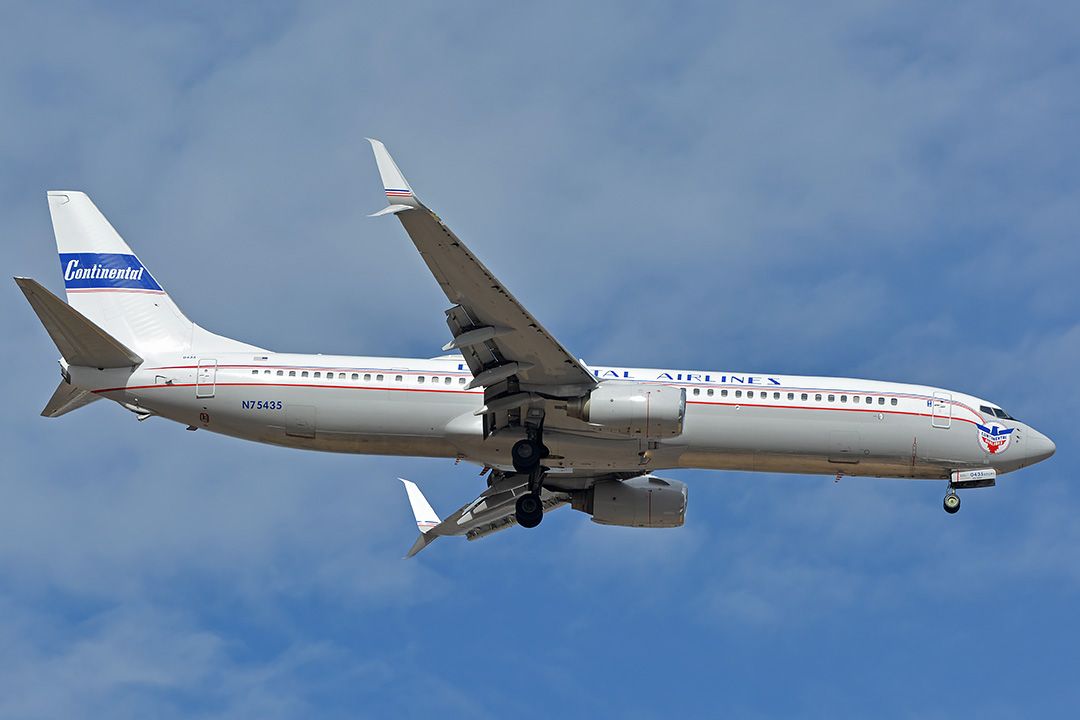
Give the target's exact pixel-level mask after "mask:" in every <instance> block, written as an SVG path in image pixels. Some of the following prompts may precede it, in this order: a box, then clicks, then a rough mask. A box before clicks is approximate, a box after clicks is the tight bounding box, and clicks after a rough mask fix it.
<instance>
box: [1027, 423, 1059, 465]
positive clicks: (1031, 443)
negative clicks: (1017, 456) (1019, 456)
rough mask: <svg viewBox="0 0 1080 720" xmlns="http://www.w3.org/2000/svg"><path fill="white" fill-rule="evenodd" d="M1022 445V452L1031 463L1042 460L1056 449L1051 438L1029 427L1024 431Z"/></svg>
mask: <svg viewBox="0 0 1080 720" xmlns="http://www.w3.org/2000/svg"><path fill="white" fill-rule="evenodd" d="M1024 445H1025V447H1024V454H1025V455H1027V457H1028V460H1029V461H1030V462H1031V463H1037V462H1042V461H1043V460H1046V459H1047V458H1048V457H1050V456H1051V455H1053V454H1054V453H1055V452H1056V451H1057V445H1055V444H1054V441H1053V440H1051V439H1050V438H1048V437H1046V436H1045V435H1043V434H1042V433H1041V432H1039V431H1038V430H1033V429H1031V428H1029V429H1028V431H1027V433H1025V437H1024Z"/></svg>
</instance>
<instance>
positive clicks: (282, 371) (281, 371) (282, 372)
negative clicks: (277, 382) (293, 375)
mask: <svg viewBox="0 0 1080 720" xmlns="http://www.w3.org/2000/svg"><path fill="white" fill-rule="evenodd" d="M277 374H278V375H279V376H281V375H284V374H285V371H284V370H278V371H277Z"/></svg>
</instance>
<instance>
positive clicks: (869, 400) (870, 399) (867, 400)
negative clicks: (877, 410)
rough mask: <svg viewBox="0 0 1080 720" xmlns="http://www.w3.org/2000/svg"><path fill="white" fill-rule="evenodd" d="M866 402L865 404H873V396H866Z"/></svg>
mask: <svg viewBox="0 0 1080 720" xmlns="http://www.w3.org/2000/svg"><path fill="white" fill-rule="evenodd" d="M866 404H867V405H873V404H874V398H872V397H868V398H866Z"/></svg>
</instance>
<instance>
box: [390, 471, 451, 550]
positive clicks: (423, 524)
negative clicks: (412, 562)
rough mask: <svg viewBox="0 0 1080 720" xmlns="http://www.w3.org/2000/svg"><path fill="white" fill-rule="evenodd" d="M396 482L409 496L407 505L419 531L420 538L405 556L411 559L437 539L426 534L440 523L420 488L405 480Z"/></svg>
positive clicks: (401, 479)
mask: <svg viewBox="0 0 1080 720" xmlns="http://www.w3.org/2000/svg"><path fill="white" fill-rule="evenodd" d="M398 480H400V481H401V482H402V483H403V484H404V485H405V493H406V494H407V495H408V496H409V505H411V506H412V511H413V516H414V517H415V518H416V528H417V529H418V530H419V531H420V537H418V538H417V539H416V542H415V543H413V546H412V547H411V548H409V552H408V554H407V555H405V557H407V558H411V557H412V556H413V555H415V554H416V553H418V552H420V551H421V550H423V549H424V548H426V547H427V546H428V545H430V544H431V543H432V542H433V541H434V540H435V538H436V537H438V536H437V535H430V534H428V531H429V530H431V529H432V528H433V527H435V526H436V525H438V524H439V522H441V521H440V520H439V516H438V515H436V514H435V511H434V510H432V508H431V503H429V502H428V501H427V498H426V497H424V493H422V492H420V488H419V487H417V486H416V483H414V482H411V481H409V480H406V479H405V478H398Z"/></svg>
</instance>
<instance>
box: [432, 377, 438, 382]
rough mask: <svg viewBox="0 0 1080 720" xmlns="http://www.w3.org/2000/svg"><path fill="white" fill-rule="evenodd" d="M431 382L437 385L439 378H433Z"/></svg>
mask: <svg viewBox="0 0 1080 720" xmlns="http://www.w3.org/2000/svg"><path fill="white" fill-rule="evenodd" d="M431 382H433V383H437V382H439V378H437V377H433V378H431Z"/></svg>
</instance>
